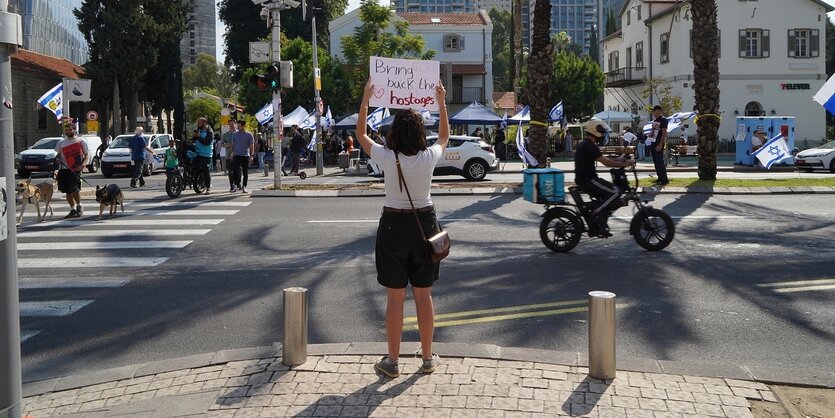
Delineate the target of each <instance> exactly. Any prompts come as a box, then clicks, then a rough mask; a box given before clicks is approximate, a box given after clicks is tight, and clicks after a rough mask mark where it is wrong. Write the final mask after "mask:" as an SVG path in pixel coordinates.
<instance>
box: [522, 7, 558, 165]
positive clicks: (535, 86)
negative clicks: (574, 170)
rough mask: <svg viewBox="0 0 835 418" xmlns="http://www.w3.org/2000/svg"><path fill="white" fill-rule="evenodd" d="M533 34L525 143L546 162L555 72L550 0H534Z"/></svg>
mask: <svg viewBox="0 0 835 418" xmlns="http://www.w3.org/2000/svg"><path fill="white" fill-rule="evenodd" d="M531 30H532V32H533V36H532V39H531V52H530V56H529V57H528V79H527V85H526V90H527V91H526V94H525V95H526V96H527V99H528V105H529V106H530V109H531V125H530V129H529V130H528V144H529V149H528V150H529V151H530V153H531V155H533V157H534V158H536V160H537V161H538V162H539V165H540V166H544V165H545V155H546V153H547V152H548V111H549V110H550V109H551V105H552V103H551V89H550V86H551V76H552V75H553V72H554V60H553V58H552V56H551V55H552V53H553V51H554V46H553V44H552V43H551V2H550V0H536V6H535V8H534V12H533V27H532V28H531Z"/></svg>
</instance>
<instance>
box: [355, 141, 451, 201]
mask: <svg viewBox="0 0 835 418" xmlns="http://www.w3.org/2000/svg"><path fill="white" fill-rule="evenodd" d="M443 155H444V153H443V150H442V149H441V146H440V145H438V144H435V145H432V146H431V147H428V148H426V149H425V150H423V151H420V152H418V153H417V154H415V155H411V156H409V155H403V154H402V153H401V154H400V169H401V170H402V171H403V179H405V180H406V185H407V186H408V187H409V193H411V195H412V202H413V203H414V204H415V208H424V207H427V206H430V205H432V198H430V197H429V189H430V186H431V184H432V172H433V171H435V165H437V164H438V161H440V160H441V157H443ZM371 158H373V159H374V162H375V163H377V164H378V165H379V166H380V168H382V169H383V173H385V184H386V200H385V203H384V205H385V206H386V207H390V208H395V209H411V208H412V206H411V205H410V204H409V196H408V195H406V189H403V191H402V192H401V191H400V183H399V177H398V175H397V161H396V159H395V156H394V151H392V150H390V149H388V148H386V147H384V146H382V145H379V144H374V145H372V146H371Z"/></svg>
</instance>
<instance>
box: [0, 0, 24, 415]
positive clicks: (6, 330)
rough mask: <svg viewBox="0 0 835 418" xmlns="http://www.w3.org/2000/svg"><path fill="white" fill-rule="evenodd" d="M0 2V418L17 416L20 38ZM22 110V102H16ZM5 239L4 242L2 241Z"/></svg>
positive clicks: (17, 20)
mask: <svg viewBox="0 0 835 418" xmlns="http://www.w3.org/2000/svg"><path fill="white" fill-rule="evenodd" d="M8 7H9V1H8V0H0V44H2V45H0V86H2V89H0V98H2V105H0V188H2V189H3V192H4V193H2V197H0V199H5V201H4V202H1V203H0V207H2V210H0V216H5V221H3V220H0V228H3V229H4V230H3V231H0V417H19V416H21V406H20V402H21V396H22V392H23V389H22V385H21V370H20V315H19V314H20V311H19V301H18V289H17V234H16V230H15V227H14V221H15V192H14V129H13V127H14V119H13V113H12V105H13V100H12V96H11V94H12V93H11V92H12V91H13V89H12V63H11V57H10V55H9V52H10V50H12V49H14V48H16V47H17V46H18V41H19V40H20V39H21V36H20V31H21V26H20V23H21V21H20V15H18V14H14V13H8V12H7V10H8ZM20 105H21V108H22V109H26V105H25V104H24V103H20ZM3 238H5V239H3Z"/></svg>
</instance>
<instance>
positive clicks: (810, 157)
mask: <svg viewBox="0 0 835 418" xmlns="http://www.w3.org/2000/svg"><path fill="white" fill-rule="evenodd" d="M794 165H795V166H796V167H797V169H798V170H804V171H812V170H814V169H816V168H817V169H823V170H829V171H831V172H833V173H835V141H831V142H827V143H825V144H823V145H821V146H819V147H815V148H809V149H807V150H805V151H801V152H800V153H799V154H797V156H795V157H794Z"/></svg>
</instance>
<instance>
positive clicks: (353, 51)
mask: <svg viewBox="0 0 835 418" xmlns="http://www.w3.org/2000/svg"><path fill="white" fill-rule="evenodd" d="M393 14H394V12H393V11H392V10H391V9H389V8H388V7H385V6H380V5H378V4H377V2H376V1H375V0H363V1H362V5H361V6H360V21H361V22H362V24H361V25H360V26H359V27H357V28H356V29H354V35H353V36H343V37H342V40H341V43H342V51H343V52H344V54H345V59H346V61H347V64H348V65H349V67H350V70H349V77H350V78H349V83H350V85H351V97H352V98H353V99H354V100H353V101H354V102H358V101H359V99H360V97H362V88H363V86H364V85H365V82H366V81H367V80H368V73H369V72H368V62H369V59H370V57H372V56H379V57H387V58H417V59H423V60H428V59H432V58H433V57H434V56H435V51H433V50H428V51H424V48H425V46H426V42H425V41H424V40H423V37H422V36H419V35H413V34H411V33H409V23H408V22H405V21H401V22H394V23H392V21H391V17H392V15H393ZM392 25H393V28H392V29H393V30H392V31H389V26H392Z"/></svg>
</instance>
